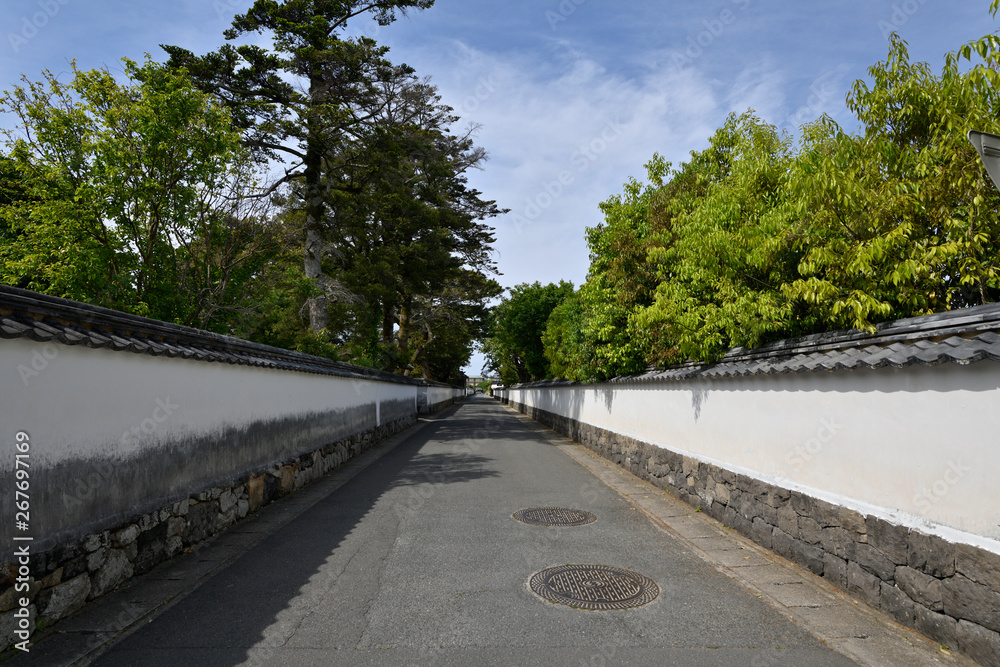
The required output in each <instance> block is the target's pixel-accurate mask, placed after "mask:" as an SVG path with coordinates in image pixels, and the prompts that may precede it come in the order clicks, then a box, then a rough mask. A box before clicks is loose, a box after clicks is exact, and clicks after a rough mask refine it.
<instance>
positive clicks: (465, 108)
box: [458, 72, 497, 114]
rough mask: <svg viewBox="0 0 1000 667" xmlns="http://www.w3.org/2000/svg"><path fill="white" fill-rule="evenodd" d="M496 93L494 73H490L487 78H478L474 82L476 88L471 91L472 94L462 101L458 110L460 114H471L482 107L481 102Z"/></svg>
mask: <svg viewBox="0 0 1000 667" xmlns="http://www.w3.org/2000/svg"><path fill="white" fill-rule="evenodd" d="M496 91H497V82H496V72H490V73H489V74H488V75H487V76H483V77H479V81H477V82H476V87H475V89H473V91H472V94H470V95H468V96H467V97H465V99H463V100H462V105H461V106H460V107H459V109H458V110H459V111H460V112H461V113H462V114H469V113H473V112H474V111H476V110H477V109H479V107H480V106H482V104H483V102H485V101H486V100H488V99H490V98H491V97H493V93H495V92H496Z"/></svg>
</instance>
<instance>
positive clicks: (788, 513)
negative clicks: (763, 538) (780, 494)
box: [778, 504, 815, 535]
mask: <svg viewBox="0 0 1000 667" xmlns="http://www.w3.org/2000/svg"><path fill="white" fill-rule="evenodd" d="M814 523H815V522H814ZM778 528H780V529H781V530H783V531H784V532H786V533H788V534H789V535H795V534H796V533H798V530H799V513H798V512H796V511H795V509H794V508H793V507H792V506H791V504H788V505H785V506H784V507H782V508H781V509H780V510H778Z"/></svg>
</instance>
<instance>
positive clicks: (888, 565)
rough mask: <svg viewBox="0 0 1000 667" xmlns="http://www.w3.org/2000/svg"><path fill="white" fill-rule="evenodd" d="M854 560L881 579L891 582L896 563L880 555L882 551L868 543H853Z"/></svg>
mask: <svg viewBox="0 0 1000 667" xmlns="http://www.w3.org/2000/svg"><path fill="white" fill-rule="evenodd" d="M854 560H856V561H857V563H858V565H860V566H861V567H863V568H864V569H865V570H867V571H868V572H871V573H872V574H874V575H875V576H876V577H878V578H879V579H881V580H882V581H887V582H889V583H893V580H894V578H895V574H896V564H895V563H893V562H892V561H891V560H889V559H888V558H886V557H885V556H883V555H882V552H881V551H879V550H878V549H876V548H875V547H873V546H872V545H870V544H861V543H858V544H855V545H854Z"/></svg>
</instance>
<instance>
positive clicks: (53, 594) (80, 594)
mask: <svg viewBox="0 0 1000 667" xmlns="http://www.w3.org/2000/svg"><path fill="white" fill-rule="evenodd" d="M90 587H91V583H90V576H89V575H86V574H81V575H79V576H77V577H74V578H73V579H70V580H69V581H64V582H63V583H61V584H59V585H58V586H55V587H53V588H52V589H50V590H48V591H45V600H44V602H45V604H44V606H43V607H42V620H44V621H46V622H48V623H54V622H56V621H58V620H59V619H61V618H66V617H67V616H69V615H70V614H73V613H75V612H77V611H79V610H80V609H82V608H83V605H84V604H86V602H87V596H88V595H90Z"/></svg>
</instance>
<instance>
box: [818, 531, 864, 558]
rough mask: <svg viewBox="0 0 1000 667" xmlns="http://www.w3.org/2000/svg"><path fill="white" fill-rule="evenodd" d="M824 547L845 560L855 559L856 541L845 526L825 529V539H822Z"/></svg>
mask: <svg viewBox="0 0 1000 667" xmlns="http://www.w3.org/2000/svg"><path fill="white" fill-rule="evenodd" d="M821 543H822V545H823V549H824V550H825V551H829V552H830V553H832V554H833V555H834V556H837V557H838V558H843V559H844V560H854V546H855V544H856V543H855V541H854V539H853V538H852V537H851V534H850V533H848V532H847V531H846V530H844V529H843V528H839V527H836V526H832V527H828V528H824V529H823V539H822V541H821Z"/></svg>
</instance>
